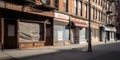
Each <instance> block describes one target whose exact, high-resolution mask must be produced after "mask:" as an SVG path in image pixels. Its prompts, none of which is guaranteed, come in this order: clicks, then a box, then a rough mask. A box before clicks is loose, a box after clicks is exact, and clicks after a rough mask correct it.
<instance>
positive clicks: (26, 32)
mask: <svg viewBox="0 0 120 60" xmlns="http://www.w3.org/2000/svg"><path fill="white" fill-rule="evenodd" d="M19 34H20V37H19V39H20V41H25V42H29V41H40V40H41V41H42V40H44V39H43V36H44V30H43V24H38V23H28V22H19Z"/></svg>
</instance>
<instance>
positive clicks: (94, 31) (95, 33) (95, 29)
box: [91, 22, 100, 42]
mask: <svg viewBox="0 0 120 60" xmlns="http://www.w3.org/2000/svg"><path fill="white" fill-rule="evenodd" d="M99 36H100V29H99V24H98V23H95V22H91V37H92V42H99V41H100V40H99V39H100V38H99Z"/></svg>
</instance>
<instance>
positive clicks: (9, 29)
mask: <svg viewBox="0 0 120 60" xmlns="http://www.w3.org/2000/svg"><path fill="white" fill-rule="evenodd" d="M4 24H5V25H4V48H5V49H14V48H17V21H16V20H11V19H5V21H4Z"/></svg>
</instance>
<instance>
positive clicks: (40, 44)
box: [19, 41, 45, 49]
mask: <svg viewBox="0 0 120 60" xmlns="http://www.w3.org/2000/svg"><path fill="white" fill-rule="evenodd" d="M43 46H45V42H44V41H43V42H20V43H19V48H20V49H21V48H34V47H43Z"/></svg>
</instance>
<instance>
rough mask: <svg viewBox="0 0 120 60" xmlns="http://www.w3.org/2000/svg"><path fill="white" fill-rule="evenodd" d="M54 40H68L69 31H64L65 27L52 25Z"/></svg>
mask: <svg viewBox="0 0 120 60" xmlns="http://www.w3.org/2000/svg"><path fill="white" fill-rule="evenodd" d="M54 40H56V41H57V40H58V41H65V40H69V29H65V26H60V25H54Z"/></svg>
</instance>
